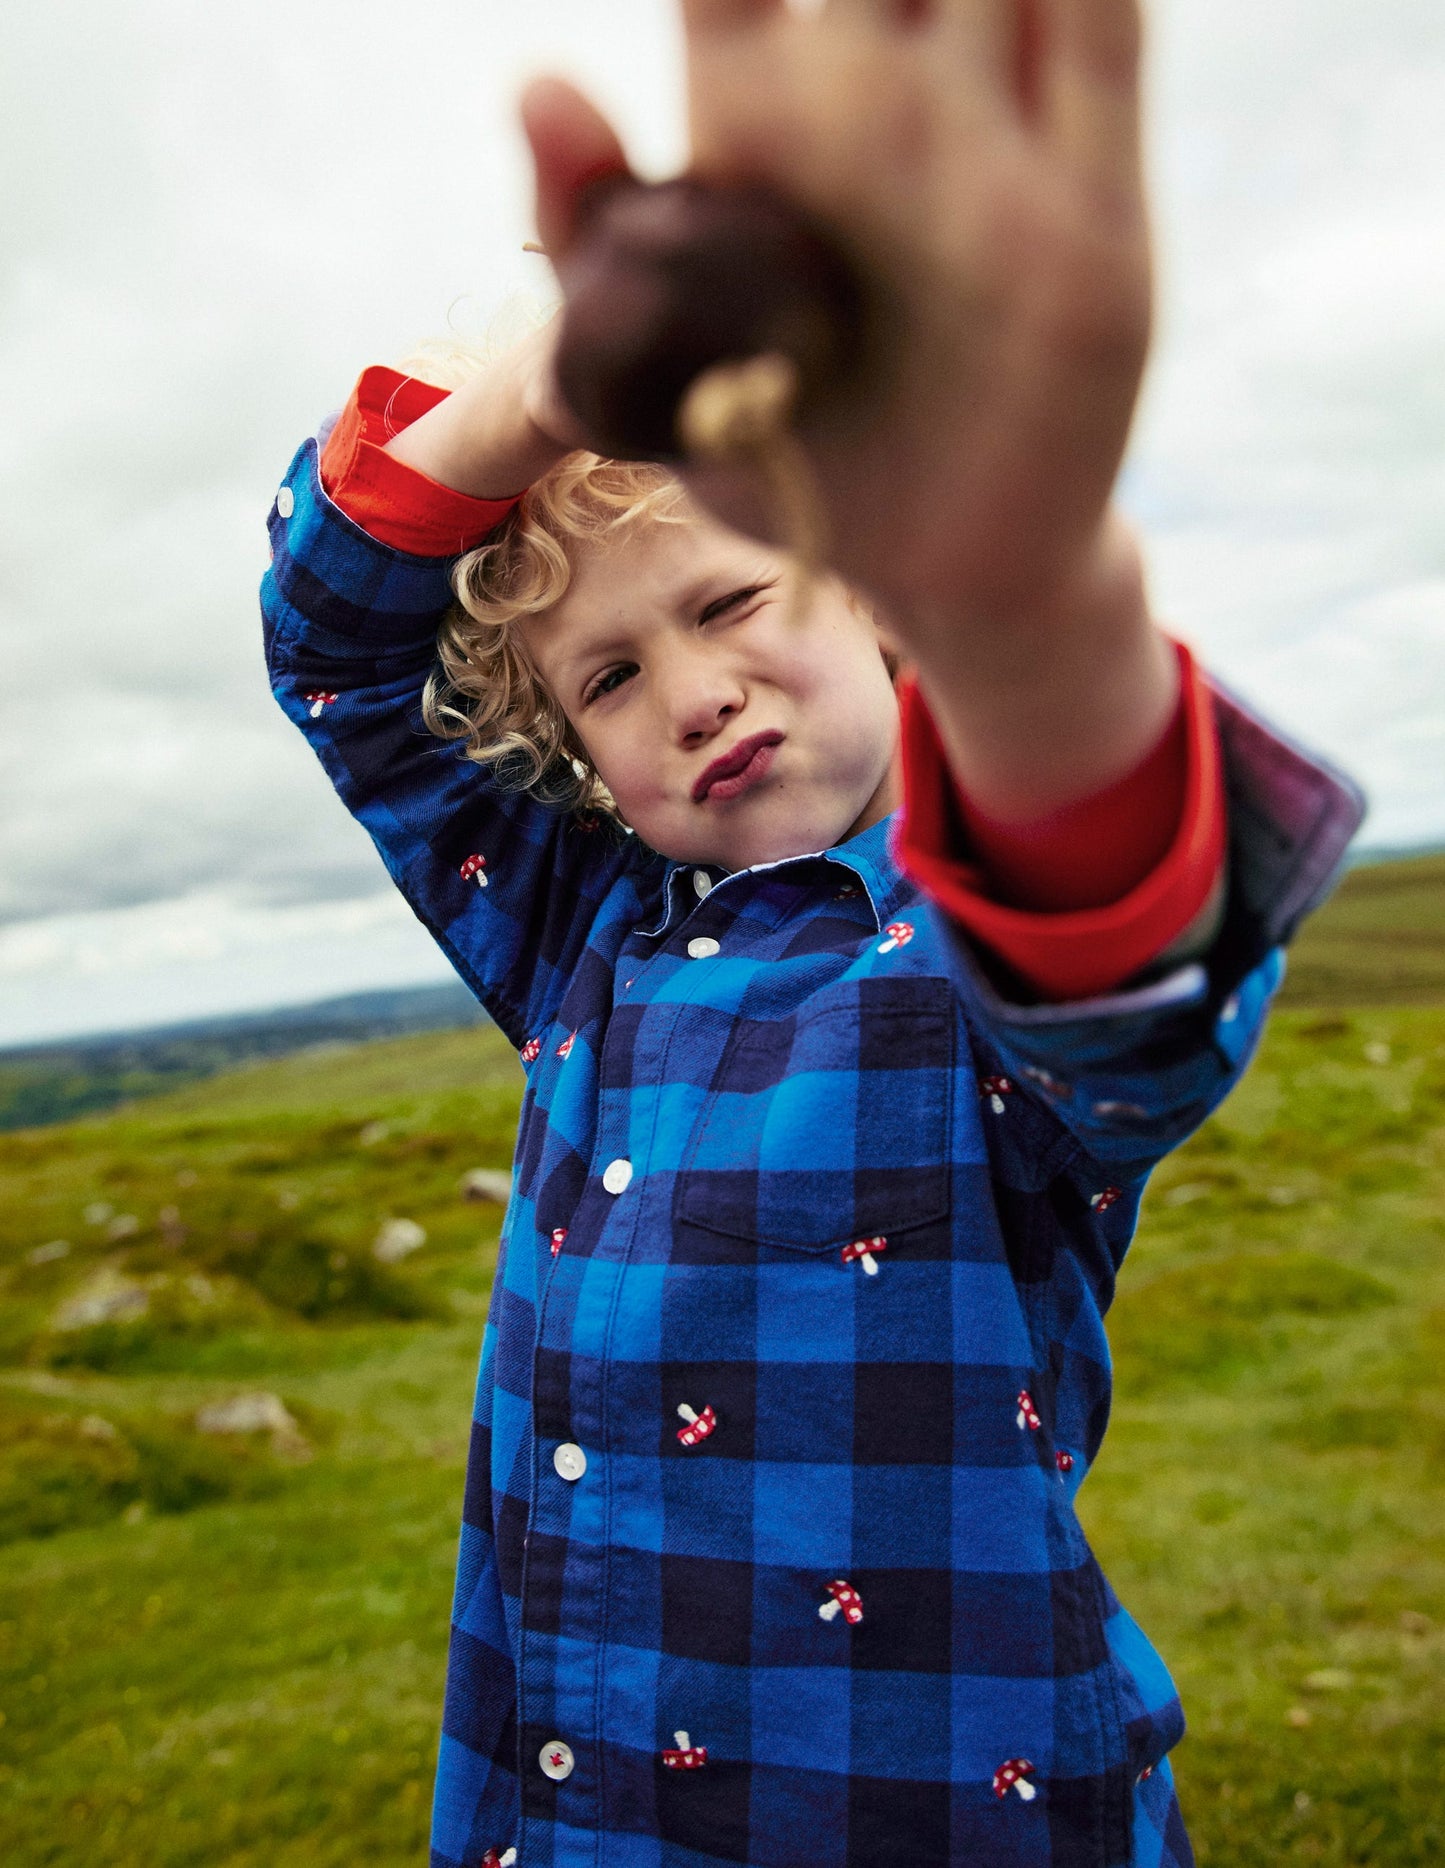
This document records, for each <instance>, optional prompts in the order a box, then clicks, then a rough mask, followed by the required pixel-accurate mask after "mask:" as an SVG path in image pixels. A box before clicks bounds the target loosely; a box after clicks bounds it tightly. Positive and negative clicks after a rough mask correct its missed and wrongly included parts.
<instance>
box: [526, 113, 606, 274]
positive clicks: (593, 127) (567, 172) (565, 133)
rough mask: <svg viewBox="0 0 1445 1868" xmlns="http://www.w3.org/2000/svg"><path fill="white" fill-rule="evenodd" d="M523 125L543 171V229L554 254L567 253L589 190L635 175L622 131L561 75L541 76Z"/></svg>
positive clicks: (540, 208) (536, 163)
mask: <svg viewBox="0 0 1445 1868" xmlns="http://www.w3.org/2000/svg"><path fill="white" fill-rule="evenodd" d="M521 109H522V128H523V129H524V130H525V131H526V135H527V141H528V143H530V145H531V148H532V162H533V165H534V167H535V169H536V173H537V232H538V234H539V236H540V238H541V242H542V245H543V247H544V248H545V249H546V251H547V252H548V254H549V255H551V256H553V257H554V258H555V256H556V255H557V254H559V253H563V252H565V251H566V249H567V247H568V246H569V245H570V243H571V240H572V236H573V234H574V232H575V231H576V226H577V213H578V208H579V205H580V203H581V201H582V199H583V198H584V196H585V195H586V193H587V190H588V189H589V188H590V187H592V186H593V185H594V184H595V183H597V182H599V181H602V180H605V179H606V178H607V177H608V176H612V175H627V174H629V173H630V170H629V168H628V163H627V152H626V151H625V150H624V149H623V147H622V143H621V141H620V139H619V138H618V135H617V132H616V131H615V130H614V129H613V128H612V125H611V124H610V123H609V122H608V121H607V119H606V118H605V117H604V116H603V115H602V113H601V111H600V110H598V109H597V107H596V105H595V104H592V103H589V101H588V100H587V99H586V98H585V97H584V96H583V95H582V93H581V92H580V91H578V90H575V89H574V88H573V87H572V86H571V85H570V84H566V83H564V82H563V81H562V80H561V79H560V78H538V79H536V80H535V81H534V82H533V83H531V84H529V85H528V86H527V89H526V91H525V92H524V93H523V95H522V105H521Z"/></svg>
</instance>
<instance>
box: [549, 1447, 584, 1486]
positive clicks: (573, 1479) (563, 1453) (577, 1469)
mask: <svg viewBox="0 0 1445 1868" xmlns="http://www.w3.org/2000/svg"><path fill="white" fill-rule="evenodd" d="M552 1464H553V1465H554V1466H555V1467H556V1468H557V1476H558V1478H560V1479H566V1480H567V1482H568V1483H569V1484H570V1485H575V1484H576V1483H577V1481H578V1480H579V1479H580V1478H581V1477H582V1475H583V1473H584V1472H586V1470H587V1455H586V1454H585V1453H584V1452H583V1451H582V1449H581V1447H580V1446H574V1445H573V1444H572V1442H571V1441H570V1440H564V1441H563V1442H562V1444H561V1446H559V1447H558V1448H557V1451H556V1452H555V1453H554V1454H553V1455H552Z"/></svg>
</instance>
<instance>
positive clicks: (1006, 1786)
mask: <svg viewBox="0 0 1445 1868" xmlns="http://www.w3.org/2000/svg"><path fill="white" fill-rule="evenodd" d="M1033 1768H1034V1767H1033V1766H1032V1765H1031V1764H1030V1763H1029V1761H1028V1759H1027V1758H1010V1759H1009V1761H1008V1763H1007V1764H1001V1765H1000V1766H999V1767H998V1769H997V1770H996V1771H995V1772H994V1774H993V1794H994V1795H995V1796H996V1797H1006V1796H1007V1795H1008V1793H1009V1791H1010V1790H1016V1791H1017V1792H1018V1793H1019V1795H1020V1796H1021V1797H1022V1798H1023V1800H1024V1802H1025V1803H1032V1802H1033V1800H1034V1798H1035V1797H1036V1796H1037V1795H1038V1794H1039V1793H1038V1789H1037V1787H1036V1786H1035V1785H1033V1784H1031V1783H1030V1782H1029V1781H1028V1778H1029V1773H1030V1772H1031V1771H1032V1770H1033Z"/></svg>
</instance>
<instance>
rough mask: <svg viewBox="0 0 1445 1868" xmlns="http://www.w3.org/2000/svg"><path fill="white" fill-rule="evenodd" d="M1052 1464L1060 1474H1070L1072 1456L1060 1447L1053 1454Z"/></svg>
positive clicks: (1072, 1466)
mask: <svg viewBox="0 0 1445 1868" xmlns="http://www.w3.org/2000/svg"><path fill="white" fill-rule="evenodd" d="M1054 1464H1055V1465H1056V1466H1057V1467H1058V1469H1059V1471H1060V1472H1072V1471H1073V1470H1074V1456H1073V1454H1072V1453H1066V1452H1065V1451H1064V1449H1063V1448H1062V1447H1060V1448H1059V1449H1058V1451H1057V1452H1056V1453H1055V1454H1054Z"/></svg>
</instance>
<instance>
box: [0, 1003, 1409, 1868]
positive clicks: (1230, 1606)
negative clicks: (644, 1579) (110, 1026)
mask: <svg viewBox="0 0 1445 1868" xmlns="http://www.w3.org/2000/svg"><path fill="white" fill-rule="evenodd" d="M519 1090H520V1075H519V1072H518V1070H517V1067H516V1064H515V1062H514V1060H513V1059H512V1058H511V1056H510V1054H509V1053H508V1052H507V1050H506V1047H505V1045H504V1043H503V1041H502V1040H501V1039H500V1037H499V1035H498V1034H497V1033H496V1032H494V1031H491V1030H488V1029H483V1030H474V1031H467V1032H461V1033H456V1034H452V1035H444V1036H440V1037H437V1036H433V1037H427V1038H420V1039H408V1040H403V1041H399V1042H393V1043H384V1044H375V1045H368V1046H364V1047H358V1048H356V1049H353V1050H349V1051H336V1052H332V1053H328V1054H324V1055H314V1054H313V1055H304V1056H299V1057H296V1058H292V1059H289V1060H286V1061H283V1062H279V1063H271V1064H267V1065H264V1066H260V1067H256V1068H252V1069H247V1070H243V1071H237V1072H234V1073H232V1074H230V1075H227V1076H224V1077H219V1078H216V1079H214V1080H212V1081H210V1082H207V1083H204V1084H200V1085H193V1086H191V1087H189V1088H187V1089H186V1090H184V1091H181V1092H178V1093H176V1094H174V1095H170V1096H166V1097H158V1098H155V1099H152V1100H149V1101H146V1102H141V1103H137V1104H136V1105H134V1106H133V1107H131V1108H129V1109H127V1110H123V1111H120V1112H116V1113H112V1114H110V1115H108V1116H106V1117H103V1118H96V1119H90V1120H86V1121H82V1122H76V1123H71V1124H68V1125H66V1126H64V1127H56V1128H51V1129H43V1130H31V1131H26V1132H23V1133H19V1134H14V1135H10V1136H4V1137H0V1279H3V1302H0V1716H3V1723H0V1837H3V1838H4V1841H3V1848H0V1856H3V1860H4V1862H5V1864H6V1868H51V1865H52V1864H53V1865H54V1868H62V1865H63V1868H72V1864H81V1863H84V1864H85V1868H201V1865H202V1864H204V1865H205V1868H293V1865H294V1868H300V1864H302V1863H305V1864H306V1868H333V1865H334V1868H342V1864H346V1868H354V1864H356V1863H358V1862H362V1861H364V1862H366V1863H367V1864H368V1865H369V1868H393V1865H395V1868H400V1865H401V1864H416V1863H419V1862H421V1861H423V1860H424V1859H425V1854H424V1836H425V1828H426V1806H427V1801H428V1796H429V1787H430V1776H431V1766H432V1760H433V1756H434V1752H435V1746H436V1737H437V1723H438V1714H439V1708H440V1696H441V1682H442V1669H443V1660H444V1644H445V1630H446V1623H447V1611H448V1605H449V1599H450V1585H451V1571H452V1559H453V1553H454V1549H455V1540H456V1521H457V1515H458V1509H459V1499H460V1490H461V1477H462V1469H463V1460H464V1455H465V1441H466V1425H467V1419H468V1414H469V1407H470V1400H471V1389H472V1382H473V1379H474V1371H475V1356H476V1347H477V1342H478V1338H479V1335H480V1328H481V1319H482V1315H483V1312H484V1309H485V1304H486V1296H487V1291H488V1287H489V1282H490V1277H491V1272H492V1267H493V1263H494V1258H495V1249H496V1237H497V1226H498V1221H499V1218H500V1208H498V1207H495V1206H488V1205H478V1204H470V1203H468V1202H466V1201H464V1200H463V1199H462V1198H461V1197H460V1194H459V1191H458V1188H459V1182H460V1179H461V1177H462V1176H463V1175H464V1174H465V1173H466V1172H467V1171H468V1170H471V1169H473V1168H479V1167H480V1168H493V1169H496V1168H503V1167H505V1166H506V1165H507V1163H508V1160H509V1156H510V1143H511V1136H512V1130H513V1125H514V1123H515V1119H516V1110H517V1100H518V1094H519ZM398 1219H404V1220H409V1221H412V1222H414V1223H415V1224H416V1225H418V1226H420V1227H421V1228H423V1229H424V1230H425V1233H426V1242H425V1244H424V1245H422V1246H420V1247H419V1248H418V1249H416V1250H414V1251H412V1252H410V1253H409V1254H408V1255H406V1256H402V1257H397V1258H396V1259H394V1261H393V1262H390V1263H381V1262H378V1260H377V1258H376V1256H375V1254H374V1250H373V1247H374V1244H375V1241H376V1239H377V1237H378V1235H379V1233H380V1230H381V1228H382V1227H383V1225H384V1224H385V1223H386V1222H388V1221H395V1220H398ZM412 1236H413V1237H414V1235H412ZM62 1244H63V1246H64V1249H63V1250H62V1249H60V1248H61V1246H62ZM1442 1248H1445V1010H1441V1009H1439V1008H1438V1007H1431V1006H1428V1005H1425V1006H1412V1007H1399V1006H1397V1007H1387V1006H1379V1007H1373V1006H1372V1007H1368V1008H1366V1009H1361V1008H1360V1007H1354V1008H1346V1009H1343V1010H1341V1009H1325V1010H1321V1009H1319V1008H1318V1007H1315V1008H1307V1009H1299V1010H1286V1011H1284V1012H1283V1013H1281V1014H1280V1015H1279V1016H1278V1017H1277V1019H1276V1021H1275V1024H1274V1027H1273V1029H1272V1032H1271V1034H1270V1037H1269V1039H1268V1041H1267V1043H1266V1046H1265V1049H1264V1051H1263V1053H1262V1055H1261V1057H1260V1059H1259V1061H1258V1063H1257V1065H1256V1067H1255V1069H1254V1071H1253V1072H1252V1073H1251V1075H1250V1077H1249V1078H1248V1079H1247V1081H1246V1083H1245V1084H1244V1086H1243V1087H1242V1088H1241V1089H1240V1090H1239V1092H1237V1094H1236V1095H1235V1097H1234V1098H1233V1099H1232V1100H1231V1101H1230V1102H1229V1103H1228V1104H1227V1105H1226V1106H1225V1108H1224V1110H1223V1111H1222V1112H1221V1113H1220V1114H1219V1116H1217V1117H1216V1118H1215V1120H1214V1121H1213V1122H1211V1123H1210V1124H1209V1126H1208V1127H1207V1128H1206V1129H1205V1130H1204V1132H1203V1133H1202V1134H1201V1135H1200V1136H1199V1137H1197V1138H1196V1140H1195V1141H1194V1142H1193V1143H1191V1144H1190V1145H1189V1147H1187V1148H1186V1149H1184V1150H1183V1151H1182V1152H1181V1153H1180V1154H1179V1155H1177V1156H1176V1157H1175V1158H1174V1159H1172V1160H1171V1161H1170V1162H1169V1163H1168V1164H1167V1165H1166V1167H1165V1168H1164V1169H1163V1170H1162V1172H1161V1173H1160V1175H1159V1176H1158V1177H1157V1180H1156V1182H1155V1184H1154V1186H1153V1188H1152V1190H1151V1193H1150V1195H1149V1198H1148V1201H1147V1204H1146V1209H1145V1217H1144V1223H1143V1227H1142V1230H1141V1235H1140V1238H1139V1240H1138V1242H1137V1244H1136V1247H1135V1250H1134V1253H1133V1255H1132V1257H1131V1259H1130V1262H1129V1265H1128V1267H1127V1268H1126V1273H1125V1276H1124V1279H1123V1281H1122V1285H1121V1292H1120V1297H1119V1301H1118V1304H1117V1306H1116V1309H1115V1313H1114V1318H1113V1326H1112V1328H1113V1338H1114V1344H1115V1353H1116V1362H1117V1378H1118V1401H1117V1405H1116V1410H1115V1417H1114V1422H1113V1426H1112V1428H1111V1431H1110V1436H1109V1440H1108V1443H1107V1446H1106V1449H1105V1454H1104V1457H1103V1458H1102V1460H1101V1462H1100V1464H1099V1466H1098V1468H1097V1470H1096V1471H1095V1472H1094V1473H1093V1474H1092V1475H1091V1476H1090V1479H1089V1481H1088V1483H1087V1485H1086V1486H1085V1488H1084V1491H1083V1494H1082V1497H1081V1510H1082V1512H1083V1514H1084V1516H1085V1519H1086V1522H1087V1526H1088V1529H1089V1532H1090V1535H1091V1537H1092V1538H1093V1540H1094V1542H1095V1545H1096V1547H1097V1548H1098V1550H1099V1553H1100V1556H1101V1558H1102V1560H1103V1562H1104V1564H1105V1566H1106V1568H1107V1569H1108V1570H1109V1572H1110V1574H1111V1576H1112V1577H1113V1579H1114V1581H1115V1583H1116V1585H1117V1587H1118V1589H1119V1591H1120V1593H1121V1595H1122V1596H1123V1597H1124V1598H1125V1600H1126V1601H1127V1602H1128V1603H1129V1604H1130V1606H1131V1608H1133V1610H1134V1612H1135V1613H1136V1615H1137V1616H1138V1617H1139V1619H1140V1620H1141V1621H1142V1622H1143V1624H1144V1626H1145V1627H1146V1628H1147V1629H1148V1630H1149V1632H1150V1634H1151V1635H1152V1636H1153V1637H1154V1639H1155V1641H1156V1642H1157V1644H1158V1645H1159V1646H1160V1647H1161V1649H1162V1650H1163V1652H1164V1653H1165V1655H1166V1656H1167V1657H1168V1659H1169V1661H1170V1663H1171V1665H1172V1667H1173V1669H1174V1671H1175V1674H1176V1677H1177V1678H1178V1680H1179V1683H1180V1685H1181V1688H1182V1690H1183V1692H1184V1696H1185V1701H1186V1705H1187V1707H1188V1710H1189V1714H1190V1725H1191V1729H1190V1735H1189V1737H1188V1738H1187V1739H1186V1740H1185V1742H1184V1744H1183V1745H1182V1746H1181V1748H1180V1750H1179V1752H1178V1754H1177V1757H1176V1765H1177V1771H1178V1776H1179V1780H1180V1784H1181V1794H1182V1797H1183V1799H1184V1802H1185V1805H1186V1810H1187V1813H1188V1816H1189V1820H1190V1825H1191V1829H1192V1831H1193V1833H1194V1836H1195V1840H1196V1846H1197V1848H1198V1851H1199V1855H1200V1859H1201V1862H1203V1863H1205V1864H1209V1865H1211V1868H1214V1865H1218V1868H1226V1865H1227V1868H1266V1864H1269V1865H1271V1868H1273V1864H1277V1863H1280V1862H1289V1863H1320V1864H1329V1865H1331V1868H1335V1865H1343V1864H1365V1863H1370V1864H1375V1863H1388V1864H1400V1868H1406V1865H1409V1868H1426V1864H1432V1865H1433V1864H1438V1863H1440V1862H1442V1861H1445V1789H1442V1769H1441V1760H1442V1759H1445V1488H1442V1485H1441V1483H1440V1473H1441V1470H1442V1465H1445V1250H1442ZM258 1393H265V1394H268V1395H273V1396H275V1397H276V1399H277V1401H278V1402H279V1403H280V1405H281V1406H282V1407H283V1408H284V1410H285V1418H286V1419H287V1420H289V1421H290V1423H291V1425H290V1426H289V1427H287V1428H285V1429H284V1430H281V1429H277V1428H275V1427H272V1428H269V1429H268V1428H264V1427H263V1428H260V1429H258V1430H256V1431H254V1432H251V1433H242V1434H234V1433H233V1434H226V1435H217V1434H208V1433H203V1432H201V1431H199V1430H198V1428H197V1426H196V1419H197V1415H198V1413H199V1412H200V1410H202V1409H203V1408H206V1407H208V1406H214V1405H216V1404H223V1403H227V1402H229V1401H232V1400H234V1399H235V1397H237V1396H238V1395H248V1394H258Z"/></svg>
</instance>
